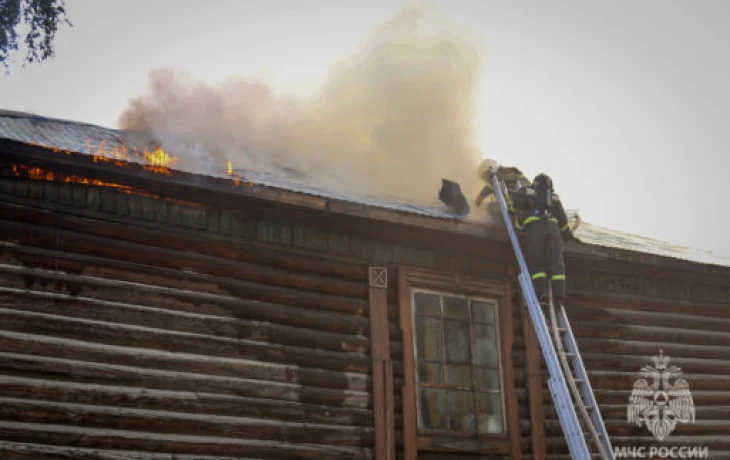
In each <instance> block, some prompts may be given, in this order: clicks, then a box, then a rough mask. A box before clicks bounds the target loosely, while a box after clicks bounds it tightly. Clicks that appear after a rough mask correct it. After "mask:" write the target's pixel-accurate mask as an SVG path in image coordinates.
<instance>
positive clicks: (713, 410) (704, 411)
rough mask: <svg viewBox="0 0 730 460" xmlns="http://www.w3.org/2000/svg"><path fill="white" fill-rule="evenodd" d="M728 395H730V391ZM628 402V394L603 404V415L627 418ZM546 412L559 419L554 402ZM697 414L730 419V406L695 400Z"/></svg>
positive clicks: (725, 419) (547, 417)
mask: <svg viewBox="0 0 730 460" xmlns="http://www.w3.org/2000/svg"><path fill="white" fill-rule="evenodd" d="M728 396H729V397H730V392H729V393H728ZM628 403H629V399H628V396H627V398H626V401H625V402H624V404H611V405H608V404H601V405H600V410H601V415H602V416H603V418H604V419H617V420H618V419H622V418H623V419H626V411H627V410H628ZM544 413H545V419H546V420H557V413H556V412H555V408H554V407H553V406H552V404H549V405H547V404H546V405H545V408H544ZM695 415H696V419H697V420H698V421H699V420H710V421H730V406H704V405H700V404H697V403H696V402H695Z"/></svg>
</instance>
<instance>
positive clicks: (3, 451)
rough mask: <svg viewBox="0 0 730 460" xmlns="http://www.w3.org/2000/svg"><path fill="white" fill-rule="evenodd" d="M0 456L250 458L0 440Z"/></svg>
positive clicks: (25, 459)
mask: <svg viewBox="0 0 730 460" xmlns="http://www.w3.org/2000/svg"><path fill="white" fill-rule="evenodd" d="M0 457H1V458H5V459H8V460H58V459H61V458H74V459H77V460H121V459H127V460H252V459H251V458H246V459H244V458H242V457H219V456H213V455H180V454H162V453H150V452H140V451H131V450H105V449H83V448H79V447H71V446H49V445H45V444H31V443H21V442H8V441H0Z"/></svg>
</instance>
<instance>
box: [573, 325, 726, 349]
mask: <svg viewBox="0 0 730 460" xmlns="http://www.w3.org/2000/svg"><path fill="white" fill-rule="evenodd" d="M571 327H572V329H573V333H574V334H575V336H576V337H577V338H581V337H590V338H606V339H622V340H634V341H643V342H678V343H692V344H694V345H713V346H727V347H728V348H730V332H713V331H698V330H690V329H675V328H666V327H660V326H634V325H627V324H623V325H622V324H607V323H600V322H594V321H590V322H588V321H575V322H571Z"/></svg>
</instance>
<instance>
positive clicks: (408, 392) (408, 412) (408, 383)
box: [398, 267, 418, 460]
mask: <svg viewBox="0 0 730 460" xmlns="http://www.w3.org/2000/svg"><path fill="white" fill-rule="evenodd" d="M398 307H399V310H398V314H399V317H400V329H401V333H402V335H403V387H402V390H401V391H402V394H403V460H416V459H417V457H418V444H417V442H418V437H417V431H416V428H417V423H418V421H417V420H416V414H417V412H416V394H415V388H416V382H415V378H414V375H413V372H414V366H415V357H414V356H413V318H412V312H411V308H412V307H411V286H410V282H409V280H408V271H407V268H405V267H399V268H398Z"/></svg>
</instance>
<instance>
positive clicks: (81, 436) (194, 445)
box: [0, 421, 372, 460]
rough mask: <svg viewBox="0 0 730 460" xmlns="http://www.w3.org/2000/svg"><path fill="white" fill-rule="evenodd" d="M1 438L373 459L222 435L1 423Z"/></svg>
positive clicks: (315, 459)
mask: <svg viewBox="0 0 730 460" xmlns="http://www.w3.org/2000/svg"><path fill="white" fill-rule="evenodd" d="M0 439H3V440H5V441H14V442H25V443H29V442H31V443H38V444H51V445H57V446H58V445H60V446H63V445H69V444H71V445H72V446H73V447H80V448H98V449H110V450H117V449H121V450H138V451H150V452H162V453H174V454H177V453H180V454H188V455H192V454H202V455H209V454H210V453H211V452H215V453H216V454H217V455H220V456H234V457H239V456H241V457H256V458H290V459H296V460H322V459H324V460H337V459H341V458H352V459H356V460H369V459H371V458H372V453H371V451H370V450H369V449H365V448H356V447H336V446H324V445H316V444H294V443H283V442H274V441H257V440H249V439H234V438H226V437H218V436H193V435H178V434H165V433H147V432H135V431H130V430H109V429H97V428H89V427H83V428H77V427H68V426H62V425H52V424H32V423H19V422H8V421H0Z"/></svg>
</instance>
